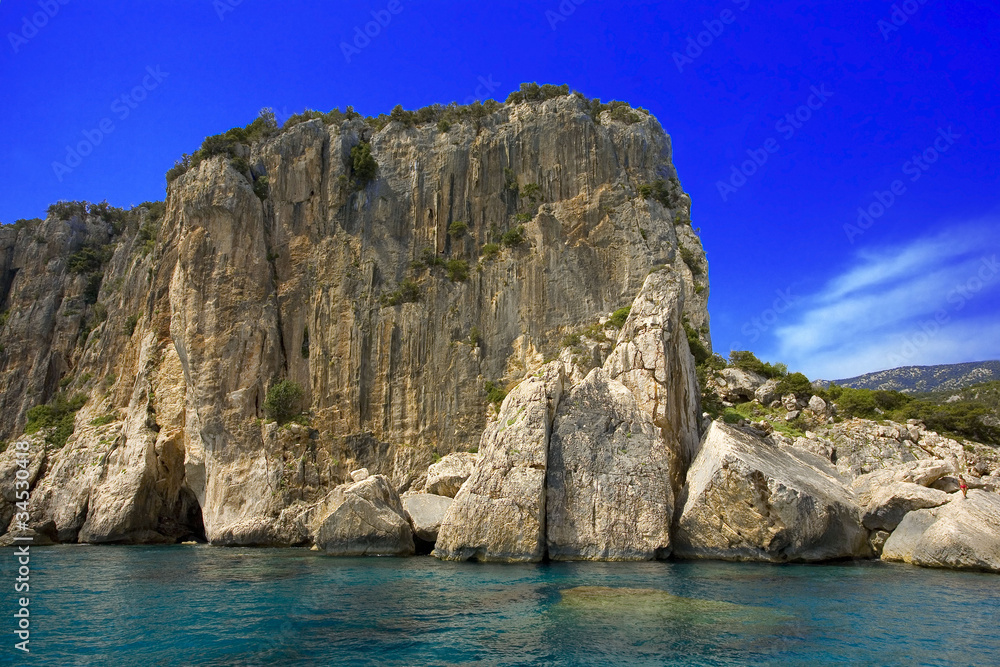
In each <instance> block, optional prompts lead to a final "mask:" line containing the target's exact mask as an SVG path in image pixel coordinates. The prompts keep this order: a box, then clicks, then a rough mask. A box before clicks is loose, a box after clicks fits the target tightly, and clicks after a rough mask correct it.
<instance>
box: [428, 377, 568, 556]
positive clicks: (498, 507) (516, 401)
mask: <svg viewBox="0 0 1000 667" xmlns="http://www.w3.org/2000/svg"><path fill="white" fill-rule="evenodd" d="M563 383H564V373H563V367H562V363H560V362H551V363H549V364H546V365H545V366H543V367H542V368H541V370H539V371H538V372H537V373H535V374H534V375H532V376H529V377H528V378H526V379H525V380H523V381H522V382H521V383H520V384H518V385H517V386H516V387H515V388H514V389H512V390H511V392H510V393H509V394H508V395H507V397H506V398H505V399H504V401H503V404H502V405H501V406H500V413H499V415H498V416H497V418H496V419H495V420H493V421H491V422H490V423H489V424H488V425H487V427H486V430H485V431H483V436H482V440H481V441H480V446H479V462H478V463H477V464H476V468H475V470H474V471H473V473H472V476H471V477H469V479H468V481H467V482H466V483H465V484H463V485H462V488H461V489H460V490H459V492H458V495H456V496H455V502H454V503H452V505H451V507H449V508H448V512H447V514H445V518H444V521H443V522H442V523H441V530H440V532H439V533H438V539H437V543H436V544H435V549H434V555H435V556H437V557H438V558H443V559H446V560H480V561H499V562H525V561H530V562H537V561H540V560H542V558H543V557H544V555H545V471H546V467H547V465H548V443H549V433H550V430H551V428H552V418H553V416H554V414H555V411H556V408H557V407H558V405H559V400H560V398H561V396H562V392H563Z"/></svg>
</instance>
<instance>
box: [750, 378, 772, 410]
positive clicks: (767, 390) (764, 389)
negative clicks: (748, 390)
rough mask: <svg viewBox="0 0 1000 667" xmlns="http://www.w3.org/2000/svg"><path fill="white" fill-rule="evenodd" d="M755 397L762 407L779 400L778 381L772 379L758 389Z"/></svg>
mask: <svg viewBox="0 0 1000 667" xmlns="http://www.w3.org/2000/svg"><path fill="white" fill-rule="evenodd" d="M753 395H754V398H756V399H757V401H758V402H759V403H760V404H761V405H770V404H771V401H773V400H775V399H776V398H778V380H776V379H774V378H771V379H770V380H767V381H765V382H764V384H762V385H761V386H759V387H757V389H756V390H755V391H754V393H753Z"/></svg>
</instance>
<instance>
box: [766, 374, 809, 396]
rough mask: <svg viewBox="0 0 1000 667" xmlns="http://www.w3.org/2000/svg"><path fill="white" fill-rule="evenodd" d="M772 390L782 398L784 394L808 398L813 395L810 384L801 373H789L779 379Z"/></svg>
mask: <svg viewBox="0 0 1000 667" xmlns="http://www.w3.org/2000/svg"><path fill="white" fill-rule="evenodd" d="M774 390H775V391H776V392H777V393H778V394H781V395H782V396H784V395H785V394H795V395H796V396H810V395H812V393H813V388H812V382H810V381H809V378H807V377H806V376H805V375H803V374H802V373H791V374H789V375H786V376H785V377H783V378H781V380H780V381H779V382H778V386H776V387H775V388H774Z"/></svg>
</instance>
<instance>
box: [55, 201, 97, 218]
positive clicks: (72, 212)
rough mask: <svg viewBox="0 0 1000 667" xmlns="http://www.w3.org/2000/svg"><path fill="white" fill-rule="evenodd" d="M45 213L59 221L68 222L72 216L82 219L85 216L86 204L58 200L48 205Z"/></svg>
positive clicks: (83, 202)
mask: <svg viewBox="0 0 1000 667" xmlns="http://www.w3.org/2000/svg"><path fill="white" fill-rule="evenodd" d="M47 213H48V214H49V215H50V216H52V217H54V218H57V219H59V220H69V219H70V218H72V217H73V216H80V217H83V216H85V215H87V202H85V201H62V200H59V201H57V202H56V203H55V204H50V205H49V208H48V211H47Z"/></svg>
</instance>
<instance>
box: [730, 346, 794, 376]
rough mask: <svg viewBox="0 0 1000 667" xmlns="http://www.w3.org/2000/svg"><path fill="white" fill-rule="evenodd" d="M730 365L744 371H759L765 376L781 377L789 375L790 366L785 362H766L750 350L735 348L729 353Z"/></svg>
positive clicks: (758, 372) (759, 373)
mask: <svg viewBox="0 0 1000 667" xmlns="http://www.w3.org/2000/svg"><path fill="white" fill-rule="evenodd" d="M729 365H730V366H732V367H733V368H739V369H740V370H743V371H748V372H751V373H757V374H758V375H763V376H764V377H766V378H768V379H771V378H781V377H785V376H786V375H788V366H786V365H785V364H773V365H772V364H770V363H764V362H763V361H761V360H760V359H758V358H757V357H756V355H754V353H753V352H750V351H748V350H733V351H732V352H730V353H729Z"/></svg>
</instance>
